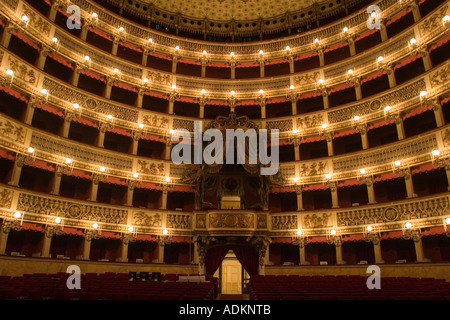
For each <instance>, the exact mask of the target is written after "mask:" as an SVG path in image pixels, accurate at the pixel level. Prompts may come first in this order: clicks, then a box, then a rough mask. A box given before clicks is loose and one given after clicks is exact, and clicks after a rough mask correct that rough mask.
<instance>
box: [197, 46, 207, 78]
mask: <svg viewBox="0 0 450 320" xmlns="http://www.w3.org/2000/svg"><path fill="white" fill-rule="evenodd" d="M199 60H200V62H201V63H202V72H201V77H202V78H205V77H206V64H207V63H208V62H209V60H208V58H207V57H206V52H204V53H203V55H202V57H201V58H200V59H199Z"/></svg>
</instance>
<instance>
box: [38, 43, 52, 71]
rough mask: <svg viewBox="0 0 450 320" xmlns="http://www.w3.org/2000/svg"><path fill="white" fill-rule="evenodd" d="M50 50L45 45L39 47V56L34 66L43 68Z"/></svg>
mask: <svg viewBox="0 0 450 320" xmlns="http://www.w3.org/2000/svg"><path fill="white" fill-rule="evenodd" d="M49 51H50V50H49V49H48V48H46V47H45V46H44V47H43V48H42V49H41V51H40V52H39V57H38V60H37V62H36V67H37V68H38V69H40V70H44V66H45V61H46V60H47V55H48V52H49Z"/></svg>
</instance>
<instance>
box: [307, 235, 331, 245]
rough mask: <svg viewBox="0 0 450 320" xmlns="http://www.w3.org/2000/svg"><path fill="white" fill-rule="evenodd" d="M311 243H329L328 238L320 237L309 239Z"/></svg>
mask: <svg viewBox="0 0 450 320" xmlns="http://www.w3.org/2000/svg"><path fill="white" fill-rule="evenodd" d="M308 242H309V243H321V242H327V237H326V236H318V237H311V238H309V239H308Z"/></svg>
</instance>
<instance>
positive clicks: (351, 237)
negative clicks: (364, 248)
mask: <svg viewBox="0 0 450 320" xmlns="http://www.w3.org/2000/svg"><path fill="white" fill-rule="evenodd" d="M342 240H344V241H363V240H364V235H363V234H362V233H355V234H348V235H345V236H344V237H342Z"/></svg>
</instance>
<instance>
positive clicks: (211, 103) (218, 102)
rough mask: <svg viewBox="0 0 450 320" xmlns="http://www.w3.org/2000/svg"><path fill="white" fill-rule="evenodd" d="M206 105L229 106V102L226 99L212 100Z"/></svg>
mask: <svg viewBox="0 0 450 320" xmlns="http://www.w3.org/2000/svg"><path fill="white" fill-rule="evenodd" d="M205 105H213V106H227V107H228V106H229V104H228V102H226V101H224V100H210V101H206V102H205Z"/></svg>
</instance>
